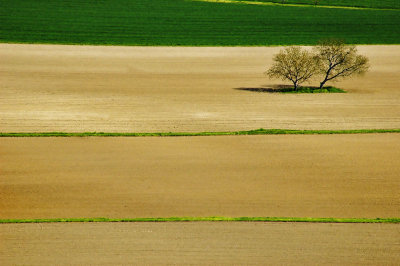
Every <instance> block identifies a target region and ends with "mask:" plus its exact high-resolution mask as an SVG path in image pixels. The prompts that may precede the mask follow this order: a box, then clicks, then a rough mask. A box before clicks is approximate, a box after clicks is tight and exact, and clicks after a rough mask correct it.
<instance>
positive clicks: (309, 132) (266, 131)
mask: <svg viewBox="0 0 400 266" xmlns="http://www.w3.org/2000/svg"><path fill="white" fill-rule="evenodd" d="M372 133H400V129H350V130H295V129H263V128H260V129H256V130H247V131H226V132H156V133H116V132H108V133H107V132H81V133H80V132H20V133H0V137H192V136H236V135H329V134H372Z"/></svg>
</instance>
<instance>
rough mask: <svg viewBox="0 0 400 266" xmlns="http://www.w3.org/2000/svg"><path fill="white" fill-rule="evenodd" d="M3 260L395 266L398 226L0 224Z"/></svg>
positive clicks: (22, 262)
mask: <svg viewBox="0 0 400 266" xmlns="http://www.w3.org/2000/svg"><path fill="white" fill-rule="evenodd" d="M0 238H1V242H0V245H1V249H0V260H1V262H2V265H93V264H96V265H138V264H140V265H142V264H145V265H149V264H152V265H153V264H154V265H166V264H173V265H177V264H178V265H188V264H189V265H192V264H196V265H224V264H225V265H238V264H241V265H252V264H258V265H398V264H399V263H400V241H399V240H400V225H397V224H310V223H307V224H305V223H253V222H244V223H238V222H230V223H224V222H216V223H206V222H201V223H196V222H194V223H73V224H65V223H57V224H0Z"/></svg>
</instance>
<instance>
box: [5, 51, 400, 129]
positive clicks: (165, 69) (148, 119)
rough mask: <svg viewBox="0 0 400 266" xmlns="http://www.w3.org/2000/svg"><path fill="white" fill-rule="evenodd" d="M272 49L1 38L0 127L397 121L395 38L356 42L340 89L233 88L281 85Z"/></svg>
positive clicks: (386, 124) (323, 125) (398, 54)
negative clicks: (362, 60) (355, 72)
mask: <svg viewBox="0 0 400 266" xmlns="http://www.w3.org/2000/svg"><path fill="white" fill-rule="evenodd" d="M279 49H280V48H279V47H252V48H248V47H215V48H209V47H104V46H64V45H21V44H0V58H1V60H0V131H1V132H37V131H68V132H72V131H74V132H76V131H80V132H81V131H105V132H154V131H157V132H159V131H166V132H168V131H191V132H193V131H232V130H248V129H256V128H287V129H360V128H399V127H400V90H399V87H398V84H399V82H400V46H398V45H393V46H359V51H360V52H361V53H362V54H365V55H367V56H368V57H369V58H370V59H371V65H372V68H371V71H370V72H369V73H368V74H367V75H366V76H364V77H359V78H354V79H351V80H346V81H342V82H339V83H337V84H334V85H336V86H337V87H340V88H343V89H345V90H347V91H348V92H349V93H346V94H315V95H313V94H302V95H287V94H285V95H282V94H271V93H256V92H249V91H242V90H235V88H241V87H242V88H243V87H244V88H247V87H250V88H258V87H264V86H267V85H273V84H282V81H279V80H269V79H268V78H267V77H266V76H265V75H264V74H263V73H264V71H265V70H266V69H267V67H268V66H269V65H270V64H271V61H272V56H273V54H274V53H276V52H277V51H278V50H279ZM315 83H316V82H315Z"/></svg>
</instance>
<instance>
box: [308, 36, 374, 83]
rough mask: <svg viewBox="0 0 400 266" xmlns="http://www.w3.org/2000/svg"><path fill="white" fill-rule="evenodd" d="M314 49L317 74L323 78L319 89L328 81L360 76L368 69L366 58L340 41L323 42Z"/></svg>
mask: <svg viewBox="0 0 400 266" xmlns="http://www.w3.org/2000/svg"><path fill="white" fill-rule="evenodd" d="M314 49H315V52H316V54H317V55H316V59H317V64H318V67H319V69H318V72H319V74H320V75H322V76H323V80H322V81H321V82H320V85H319V88H320V89H322V88H323V87H324V85H325V83H326V82H328V81H330V80H333V79H339V78H345V77H350V76H352V75H362V74H364V73H365V72H367V71H368V69H369V64H368V58H367V57H365V56H363V55H358V54H357V48H356V47H355V46H350V45H345V44H344V42H342V41H340V40H333V39H330V40H324V41H322V42H320V44H319V45H317V46H316V47H315V48H314Z"/></svg>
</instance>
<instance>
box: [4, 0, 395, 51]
mask: <svg viewBox="0 0 400 266" xmlns="http://www.w3.org/2000/svg"><path fill="white" fill-rule="evenodd" d="M293 1H294V0H293ZM299 1H301V0H299ZM332 2H333V0H332ZM337 2H339V1H337ZM341 2H344V1H341ZM347 2H356V1H347ZM365 2H367V1H365ZM369 2H372V1H369ZM374 2H378V1H374ZM385 2H386V3H390V2H389V1H385ZM392 5H393V7H397V6H398V4H395V1H392ZM398 25H400V10H377V9H342V8H315V7H313V6H306V5H304V6H284V5H246V4H232V3H213V2H201V1H190V0H140V1H134V0H102V1H97V0H96V1H95V0H70V1H57V0H0V42H11V43H59V44H97V45H100V44H105V45H162V46H166V45H173V46H177V45H183V46H252V45H257V46H265V45H291V44H305V45H312V44H316V43H317V41H318V40H320V39H321V38H326V37H335V38H341V39H344V40H345V41H346V42H347V43H352V44H398V43H400V27H399V26H398Z"/></svg>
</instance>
